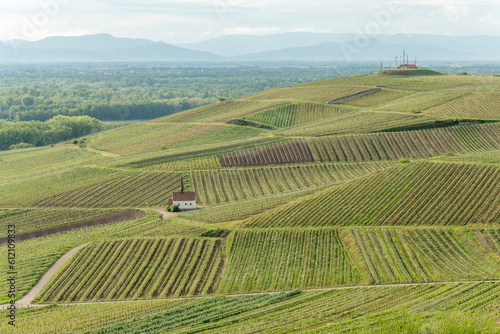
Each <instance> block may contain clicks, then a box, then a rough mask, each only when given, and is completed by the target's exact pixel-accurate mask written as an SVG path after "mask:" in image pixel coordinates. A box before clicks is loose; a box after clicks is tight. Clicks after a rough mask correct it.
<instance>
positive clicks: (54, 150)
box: [0, 147, 106, 186]
mask: <svg viewBox="0 0 500 334" xmlns="http://www.w3.org/2000/svg"><path fill="white" fill-rule="evenodd" d="M105 159H106V158H105V157H103V156H102V155H100V154H98V153H95V152H91V151H89V150H84V149H78V148H68V147H37V148H28V149H20V150H13V151H3V152H0V168H1V170H2V173H1V175H0V186H1V185H2V184H7V183H13V182H19V181H21V180H30V179H33V178H37V177H40V176H44V175H48V174H49V175H50V174H55V173H61V172H64V171H66V170H70V169H72V168H75V167H79V166H82V165H92V164H95V163H98V162H100V161H103V160H105Z"/></svg>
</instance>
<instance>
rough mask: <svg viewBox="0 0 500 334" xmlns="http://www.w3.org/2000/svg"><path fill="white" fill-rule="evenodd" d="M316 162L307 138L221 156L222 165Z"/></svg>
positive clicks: (239, 165)
mask: <svg viewBox="0 0 500 334" xmlns="http://www.w3.org/2000/svg"><path fill="white" fill-rule="evenodd" d="M307 162H314V158H313V156H312V152H311V150H310V149H309V145H307V142H306V141H305V140H297V141H292V142H285V143H280V144H276V145H273V146H266V147H262V148H258V149H255V150H250V151H245V152H237V153H233V154H228V155H223V156H221V157H220V163H221V165H222V167H243V166H267V165H284V164H296V163H307Z"/></svg>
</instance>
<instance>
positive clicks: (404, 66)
mask: <svg viewBox="0 0 500 334" xmlns="http://www.w3.org/2000/svg"><path fill="white" fill-rule="evenodd" d="M398 58H399V57H396V60H395V61H394V67H395V68H396V69H398V70H418V67H417V58H415V64H410V59H409V58H410V57H409V56H408V55H406V50H403V57H401V60H400V62H399V66H398V65H397V64H398Z"/></svg>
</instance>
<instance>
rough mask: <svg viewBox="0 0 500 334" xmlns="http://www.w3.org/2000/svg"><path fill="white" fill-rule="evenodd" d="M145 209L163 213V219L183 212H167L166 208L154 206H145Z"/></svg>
mask: <svg viewBox="0 0 500 334" xmlns="http://www.w3.org/2000/svg"><path fill="white" fill-rule="evenodd" d="M144 209H147V210H153V211H156V212H158V213H161V214H162V215H163V219H167V218H170V217H173V216H176V215H178V214H180V213H181V212H167V211H165V209H153V208H144Z"/></svg>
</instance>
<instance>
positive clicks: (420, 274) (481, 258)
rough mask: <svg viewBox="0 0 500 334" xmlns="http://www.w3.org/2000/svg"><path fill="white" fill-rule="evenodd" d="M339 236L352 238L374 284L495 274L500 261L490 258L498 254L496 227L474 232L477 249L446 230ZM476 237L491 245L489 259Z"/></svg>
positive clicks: (361, 232) (499, 238)
mask: <svg viewBox="0 0 500 334" xmlns="http://www.w3.org/2000/svg"><path fill="white" fill-rule="evenodd" d="M457 234H458V233H457ZM469 234H471V232H469ZM342 235H346V236H345V238H346V239H347V238H349V239H350V240H355V241H356V245H357V246H358V247H359V250H360V251H361V253H362V255H363V259H364V261H365V264H366V266H367V267H368V270H369V272H370V277H371V281H372V282H374V283H376V284H387V283H409V282H439V281H460V280H467V279H471V280H478V279H488V278H492V277H499V269H500V262H499V261H498V258H497V260H496V261H495V258H494V257H495V256H497V255H499V254H500V253H499V251H500V248H498V246H499V245H500V235H499V234H498V230H486V231H485V232H484V233H483V234H480V233H479V232H477V234H476V236H477V238H474V239H475V240H474V239H473V240H474V241H475V245H476V246H477V249H471V248H470V245H466V244H465V243H464V240H460V239H461V238H459V237H456V236H455V233H453V232H452V231H449V230H428V229H425V230H421V229H419V230H408V229H405V230H383V229H379V230H351V231H347V230H344V231H343V234H342ZM479 237H480V238H481V239H479V240H481V241H483V242H485V245H486V241H484V240H488V242H489V243H490V244H491V245H494V247H495V248H491V249H490V248H488V251H491V254H490V255H492V257H490V261H485V254H487V253H489V252H488V251H484V250H483V251H480V246H479V242H478V241H479V240H478V238H479ZM467 246H469V247H467Z"/></svg>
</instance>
